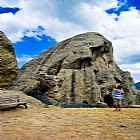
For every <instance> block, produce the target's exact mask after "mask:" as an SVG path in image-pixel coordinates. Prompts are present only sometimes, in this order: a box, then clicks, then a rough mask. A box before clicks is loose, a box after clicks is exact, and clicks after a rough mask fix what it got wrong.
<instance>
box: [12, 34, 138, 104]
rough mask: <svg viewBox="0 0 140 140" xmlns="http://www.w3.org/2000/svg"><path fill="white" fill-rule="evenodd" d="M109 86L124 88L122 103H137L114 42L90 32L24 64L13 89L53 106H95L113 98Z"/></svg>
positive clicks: (56, 46)
mask: <svg viewBox="0 0 140 140" xmlns="http://www.w3.org/2000/svg"><path fill="white" fill-rule="evenodd" d="M110 84H121V85H122V87H123V90H124V95H123V97H124V99H123V104H125V105H127V104H134V103H135V97H136V90H135V87H134V82H133V79H132V77H131V75H130V73H129V72H126V71H122V70H121V69H120V68H119V67H118V66H117V64H116V63H115V61H114V58H113V47H112V43H111V42H110V41H109V40H107V39H106V38H105V37H104V36H102V35H101V34H99V33H96V32H88V33H84V34H80V35H77V36H74V37H72V38H69V39H67V40H64V41H62V42H60V43H58V44H57V45H55V46H53V47H51V48H50V49H48V50H46V51H44V52H43V53H41V54H39V55H38V56H37V57H35V58H34V59H32V60H31V61H30V62H29V63H27V64H25V65H24V66H23V67H22V68H21V69H20V72H19V74H18V76H17V79H16V80H14V82H13V84H12V86H11V88H13V89H16V90H21V91H23V92H25V93H26V94H28V95H31V96H34V97H41V96H42V97H44V98H45V99H46V102H48V103H50V104H51V103H60V104H67V103H73V104H74V103H82V102H85V101H86V102H88V103H89V104H93V103H96V102H98V101H104V100H105V98H106V97H109V95H111V92H112V91H110V89H109V85H110ZM106 99H107V98H106ZM107 102H109V100H107ZM108 104H109V103H108Z"/></svg>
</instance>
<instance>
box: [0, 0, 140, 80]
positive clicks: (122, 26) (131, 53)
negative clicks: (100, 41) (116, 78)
mask: <svg viewBox="0 0 140 140" xmlns="http://www.w3.org/2000/svg"><path fill="white" fill-rule="evenodd" d="M0 23H1V26H0V30H1V31H3V32H4V33H5V34H6V35H7V36H8V38H9V39H10V40H11V41H12V44H13V46H14V47H15V51H16V56H17V60H18V65H19V67H21V66H22V65H23V64H25V63H27V62H28V61H29V60H31V59H32V58H33V57H35V56H36V55H38V54H39V53H41V52H42V51H44V50H46V49H48V48H49V47H51V46H53V45H55V44H56V43H58V42H60V41H62V40H64V39H67V38H69V37H72V36H74V35H77V34H80V33H84V32H89V31H90V32H91V31H93V32H99V33H101V34H102V35H104V36H105V37H106V38H108V39H109V40H110V41H111V42H112V44H113V48H114V58H115V61H116V62H117V64H118V65H119V66H120V68H121V69H122V70H124V71H125V70H126V71H129V72H131V75H132V76H133V79H134V81H135V82H138V81H139V82H140V0H28V1H27V0H1V3H0Z"/></svg>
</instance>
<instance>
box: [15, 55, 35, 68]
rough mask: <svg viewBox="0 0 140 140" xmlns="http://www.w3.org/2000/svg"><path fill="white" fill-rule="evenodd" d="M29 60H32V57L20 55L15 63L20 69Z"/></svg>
mask: <svg viewBox="0 0 140 140" xmlns="http://www.w3.org/2000/svg"><path fill="white" fill-rule="evenodd" d="M31 59H33V57H31V56H29V55H26V54H22V55H21V57H18V58H17V62H18V64H20V65H19V67H21V66H22V65H23V64H25V63H27V62H29V61H30V60H31Z"/></svg>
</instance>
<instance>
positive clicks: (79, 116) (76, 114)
mask: <svg viewBox="0 0 140 140" xmlns="http://www.w3.org/2000/svg"><path fill="white" fill-rule="evenodd" d="M1 124H2V125H1V126H2V129H1V130H2V131H1V134H2V138H1V140H9V139H10V140H16V139H20V140H25V139H28V140H128V139H129V140H139V138H140V133H139V132H140V127H139V126H140V110H139V109H128V108H124V109H123V110H122V112H114V109H113V108H107V109H95V108H89V109H88V108H83V109H82V108H77V109H75V108H74V109H68V108H67V109H66V108H65V109H64V108H63V109H61V108H35V107H29V108H28V109H16V110H8V111H2V112H1Z"/></svg>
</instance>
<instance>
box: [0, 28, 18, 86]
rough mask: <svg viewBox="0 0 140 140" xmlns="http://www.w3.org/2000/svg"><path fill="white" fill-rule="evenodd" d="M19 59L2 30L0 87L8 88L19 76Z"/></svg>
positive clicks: (0, 34)
mask: <svg viewBox="0 0 140 140" xmlns="http://www.w3.org/2000/svg"><path fill="white" fill-rule="evenodd" d="M17 72H18V66H17V60H16V56H15V52H14V48H13V46H12V43H11V41H10V40H9V39H8V38H7V37H6V36H5V34H4V33H3V32H2V31H0V88H7V87H8V86H9V84H10V83H11V82H12V80H13V79H14V78H15V77H16V76H17Z"/></svg>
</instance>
